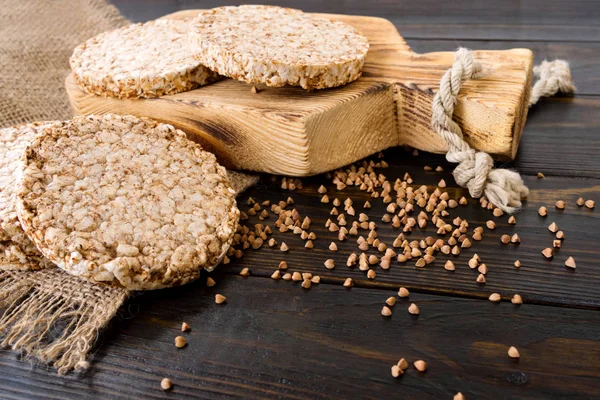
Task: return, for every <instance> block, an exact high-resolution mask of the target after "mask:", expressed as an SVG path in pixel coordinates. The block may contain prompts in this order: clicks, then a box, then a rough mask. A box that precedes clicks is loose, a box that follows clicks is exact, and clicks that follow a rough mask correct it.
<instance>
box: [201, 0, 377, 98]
mask: <svg viewBox="0 0 600 400" xmlns="http://www.w3.org/2000/svg"><path fill="white" fill-rule="evenodd" d="M191 25H192V26H191V29H190V49H191V50H192V52H193V54H194V57H196V58H197V59H198V60H199V61H200V62H201V63H202V64H203V65H205V66H207V67H208V68H210V69H212V70H213V71H216V72H218V73H219V74H221V75H225V76H228V77H231V78H234V79H238V80H240V81H244V82H248V83H252V84H261V83H264V84H266V85H267V86H284V85H292V86H301V87H303V88H304V89H324V88H331V87H336V86H341V85H345V84H347V83H349V82H352V81H354V80H356V79H358V78H359V77H360V75H361V73H362V68H363V65H364V62H365V57H366V55H367V51H368V49H369V42H368V41H367V38H366V37H364V36H363V35H361V34H360V33H359V32H358V31H356V29H354V28H353V27H351V26H350V25H347V24H345V23H343V22H341V21H333V20H328V19H325V18H319V17H315V16H311V15H310V14H305V13H303V12H302V11H300V10H294V9H291V8H282V7H275V6H254V5H247V6H239V7H219V8H214V9H212V10H206V11H203V12H201V13H200V14H199V15H198V17H197V18H196V19H194V20H193V21H192V22H191Z"/></svg>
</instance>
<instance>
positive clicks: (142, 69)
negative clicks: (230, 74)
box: [69, 20, 218, 98]
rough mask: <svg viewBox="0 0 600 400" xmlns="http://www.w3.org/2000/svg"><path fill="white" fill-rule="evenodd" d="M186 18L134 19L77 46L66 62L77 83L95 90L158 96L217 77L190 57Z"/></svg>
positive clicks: (115, 94) (103, 93) (102, 93)
mask: <svg viewBox="0 0 600 400" xmlns="http://www.w3.org/2000/svg"><path fill="white" fill-rule="evenodd" d="M188 31H189V23H188V22H187V21H182V20H177V21H176V20H156V21H151V22H147V23H145V24H133V25H129V26H127V27H124V28H120V29H116V30H113V31H109V32H104V33H101V34H100V35H98V36H96V37H94V38H92V39H89V40H88V41H86V42H85V43H83V44H81V45H79V46H77V47H76V48H75V50H74V51H73V55H72V56H71V58H70V60H69V62H70V64H71V70H72V71H73V76H74V77H75V80H76V81H77V84H78V85H79V87H80V88H81V89H82V90H83V91H85V92H87V93H91V94H95V95H98V96H111V97H118V98H140V97H159V96H162V95H166V94H174V93H179V92H183V91H186V90H191V89H194V88H197V87H198V86H202V85H206V84H209V83H211V82H213V81H215V80H217V79H218V74H216V73H214V72H212V71H211V70H209V69H208V68H205V67H204V66H202V65H201V64H200V62H199V61H198V60H196V59H195V58H194V57H192V55H191V53H190V51H189V47H188V37H187V35H188Z"/></svg>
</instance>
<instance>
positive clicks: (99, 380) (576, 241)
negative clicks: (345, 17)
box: [0, 0, 600, 399]
mask: <svg viewBox="0 0 600 400" xmlns="http://www.w3.org/2000/svg"><path fill="white" fill-rule="evenodd" d="M114 3H115V4H116V5H117V6H118V7H119V8H120V9H121V10H122V11H123V12H124V13H125V15H126V16H127V17H129V18H132V19H135V20H137V21H143V20H149V19H153V18H157V17H159V16H161V15H164V14H167V13H170V12H175V11H178V10H180V9H184V8H210V7H214V6H218V5H223V4H234V3H235V2H229V1H225V2H224V1H217V0H199V1H194V0H164V1H162V0H152V1H149V2H148V1H144V2H142V1H139V0H114ZM269 3H270V4H278V5H284V6H290V7H299V8H302V9H305V10H307V11H311V12H329V13H349V14H358V15H374V16H382V17H385V18H388V19H390V20H392V21H393V22H395V23H396V26H397V27H398V29H400V30H401V32H402V33H403V35H404V36H405V37H406V38H407V39H409V40H410V43H411V45H412V47H413V49H414V50H415V51H416V52H418V53H428V52H437V51H452V50H453V49H455V48H456V47H457V46H458V45H466V46H468V47H472V48H478V49H484V50H497V49H505V48H509V47H525V48H531V49H533V50H534V54H535V57H536V62H539V61H541V60H543V59H544V58H548V59H553V58H557V57H560V58H565V59H567V60H569V61H570V62H571V66H572V68H573V75H574V79H575V83H576V84H577V85H578V87H579V90H580V91H579V93H580V94H578V95H577V96H576V97H575V98H574V99H571V98H555V99H547V100H543V101H541V103H540V104H539V105H537V106H536V107H534V108H532V109H531V110H530V112H529V117H528V121H527V124H526V125H525V128H524V134H523V137H522V141H521V147H520V149H519V154H518V156H517V159H516V160H515V161H513V162H512V163H511V164H499V165H500V166H507V167H513V168H516V169H517V170H518V171H520V172H521V173H522V174H524V175H525V180H526V183H527V184H528V185H529V187H530V189H531V195H530V197H529V198H528V200H527V202H526V203H525V207H524V210H523V212H521V213H519V214H517V215H516V218H517V225H516V226H509V225H508V224H507V223H506V221H507V217H506V216H503V217H500V218H494V217H493V216H492V215H491V213H490V212H489V211H488V210H484V209H482V208H480V207H479V206H478V205H477V204H476V203H475V201H473V200H471V201H470V203H469V205H468V206H465V207H458V208H456V209H454V210H449V211H450V212H451V213H452V214H453V215H461V216H462V217H465V218H467V219H468V220H469V222H470V223H471V227H474V226H476V225H477V224H479V223H482V222H485V221H487V220H489V219H492V220H495V221H496V222H497V223H498V227H497V228H496V230H494V231H489V230H488V229H487V228H486V229H485V232H484V238H483V240H482V241H481V242H475V243H474V245H473V247H472V248H470V249H468V250H465V251H464V252H463V254H461V255H460V256H459V257H458V258H457V259H455V263H456V266H457V268H456V271H455V272H454V273H450V272H448V271H445V270H444V269H443V268H442V265H443V264H442V261H443V259H438V260H436V261H434V263H433V264H431V265H430V266H428V267H427V268H425V269H424V270H416V269H415V268H414V266H413V265H412V264H410V263H407V264H406V266H404V267H402V266H399V265H397V264H394V265H393V266H392V268H390V270H388V271H382V270H380V269H376V271H377V277H376V279H375V280H373V281H372V280H368V279H366V278H365V276H364V274H363V273H360V272H358V271H357V270H351V269H349V268H347V267H346V266H345V257H343V255H344V254H346V255H347V253H348V252H349V251H350V250H352V251H354V250H355V249H356V245H355V244H354V243H350V242H345V243H343V244H341V245H340V246H339V247H340V250H339V251H338V252H337V253H332V252H330V251H329V250H327V245H328V244H329V243H330V241H331V239H332V238H333V235H332V234H330V233H329V232H328V231H327V232H325V231H324V225H323V224H324V221H326V220H327V218H329V217H330V216H329V210H330V209H331V206H332V205H331V203H330V204H329V205H327V206H325V205H322V204H321V203H320V201H319V198H320V196H319V195H318V194H317V193H316V189H317V187H318V186H319V185H320V184H325V185H326V186H327V187H328V189H329V192H330V194H333V193H336V192H335V190H334V187H333V186H332V185H331V179H328V178H327V177H325V176H318V177H314V178H310V179H303V184H304V185H303V186H304V188H303V189H302V190H296V191H292V192H290V191H284V190H282V189H281V188H280V187H279V186H280V185H279V181H277V182H275V183H272V182H271V180H270V177H269V176H264V177H263V178H262V181H261V183H260V184H259V185H258V186H256V187H255V188H253V189H252V190H251V191H249V192H248V193H246V194H245V195H244V197H242V198H241V199H240V206H241V208H242V209H247V207H248V206H247V205H246V204H245V203H244V200H246V199H247V198H248V197H249V196H252V197H254V198H256V199H259V200H265V199H269V200H281V199H282V198H283V199H285V198H287V196H289V195H291V196H292V197H293V198H294V200H295V203H296V206H297V208H298V210H299V211H300V212H301V213H306V214H307V215H310V217H311V218H312V219H313V224H312V226H313V228H312V230H314V231H315V232H316V233H317V235H318V238H317V240H316V241H315V248H314V249H312V250H305V249H304V248H301V247H300V245H301V244H302V241H301V240H300V239H299V238H298V237H297V236H296V235H293V234H291V233H283V234H282V233H280V232H278V231H276V232H275V234H274V236H275V237H276V238H277V239H278V240H280V239H284V240H285V241H286V242H287V243H289V244H290V247H291V250H290V251H289V252H288V253H281V252H280V251H278V250H277V251H273V250H271V249H269V248H261V249H259V250H247V251H246V252H245V253H246V254H245V255H244V256H243V257H242V258H241V259H240V260H234V261H232V262H231V263H230V264H228V265H222V266H220V267H219V268H218V269H217V271H216V276H215V275H213V277H214V278H215V279H216V280H217V285H216V286H215V287H213V288H206V287H205V286H204V284H203V282H197V283H193V284H191V285H188V286H186V287H183V288H179V289H175V290H164V291H156V292H150V293H145V294H142V295H137V296H135V297H134V298H132V299H131V300H130V301H129V302H128V303H127V305H126V306H125V307H124V308H123V309H122V310H121V311H120V313H119V317H118V318H117V319H115V320H114V322H113V324H112V325H111V326H110V327H109V329H108V330H107V331H106V332H104V333H103V334H102V335H100V340H99V343H98V345H97V348H96V351H95V355H94V357H93V359H92V367H91V369H90V371H89V372H88V373H86V374H84V375H76V374H74V375H68V376H66V377H60V378H59V377H57V376H56V375H55V372H54V371H53V370H52V369H50V368H47V367H44V366H41V365H38V364H33V363H31V362H30V361H21V360H19V357H18V355H16V354H15V353H12V352H10V351H9V350H0V374H1V375H2V379H1V381H2V388H1V389H0V398H2V399H4V398H6V399H41V398H51V399H71V398H82V399H83V398H85V399H87V398H102V399H133V398H136V399H137V398H150V399H152V398H171V399H183V398H205V399H229V398H286V399H287V398H292V399H308V398H311V399H312V398H331V399H355V398H356V399H362V398H365V399H369V398H373V399H375V398H377V399H380V398H414V399H428V398H432V399H440V398H441V399H444V398H447V399H451V398H452V396H453V395H454V394H455V393H456V392H458V391H461V392H462V393H463V394H464V395H465V397H466V398H467V399H480V398H485V399H488V398H490V399H495V398H507V399H508V398H510V399H554V398H556V399H563V398H569V399H592V398H597V397H598V393H600V373H599V371H600V365H599V360H600V343H599V337H600V335H599V332H600V314H599V309H600V304H599V303H600V294H599V293H600V291H599V290H598V288H599V287H600V262H599V261H598V260H599V259H600V250H599V249H598V243H599V242H600V236H599V235H600V234H599V230H598V218H599V217H598V215H599V214H598V212H599V211H598V209H597V208H596V210H593V211H592V210H588V209H582V208H579V207H577V206H575V205H574V204H573V202H574V200H575V199H577V198H578V197H579V196H583V197H584V198H591V199H594V200H595V201H596V204H600V203H599V202H600V166H599V165H600V163H598V156H600V139H599V137H600V136H599V135H598V129H599V127H600V117H599V116H600V86H599V85H598V82H600V70H598V68H596V64H597V62H596V58H597V51H595V49H597V48H598V46H599V45H600V23H599V21H600V4H598V3H597V2H595V1H585V0H575V1H571V2H562V1H558V0H550V1H543V2H542V1H540V0H524V1H519V2H494V3H493V4H492V3H490V2H472V1H469V0H455V1H453V2H446V3H441V2H438V1H434V0H423V1H419V2H412V1H404V0H399V1H387V0H378V1H373V2H363V1H358V0H343V1H337V0H334V1H327V2H324V1H321V0H320V1H316V0H306V1H303V2H301V3H300V2H298V1H293V0H282V1H274V2H269ZM385 159H386V160H387V161H388V162H390V164H391V166H390V168H387V169H384V170H381V171H382V172H383V171H385V172H384V173H385V174H386V175H388V176H389V177H396V176H398V175H400V174H403V173H404V172H409V173H410V174H411V175H412V177H413V179H414V182H415V184H427V185H429V186H430V187H433V186H434V185H436V184H437V182H438V181H439V179H440V178H444V179H445V180H446V182H447V183H448V188H447V191H448V192H449V193H450V194H451V195H454V194H458V193H463V192H462V190H461V189H458V188H456V186H455V184H454V181H453V179H452V178H451V176H450V171H451V168H452V167H451V165H450V164H447V163H446V162H445V161H444V158H443V157H442V156H440V155H435V154H428V153H423V152H421V154H419V156H418V157H414V156H412V155H411V153H410V151H405V150H402V149H394V150H388V151H386V152H385ZM425 165H429V166H432V167H434V168H435V166H437V165H442V166H443V167H444V170H445V171H444V172H441V173H436V172H425V171H424V170H423V167H424V166H425ZM537 172H543V173H544V174H545V175H546V178H544V179H537V178H535V175H536V173H537ZM342 194H343V195H345V196H350V197H351V198H353V199H355V203H357V204H359V205H360V203H359V199H360V200H362V199H364V197H363V196H364V194H363V192H358V191H354V190H350V189H345V190H344V191H343V192H341V193H340V199H341V200H343V198H342ZM333 197H335V195H333V196H332V198H333ZM558 199H562V200H564V201H566V203H567V207H566V209H565V210H564V211H557V210H556V209H555V208H554V207H553V203H554V202H555V201H556V200H558ZM372 203H373V205H374V206H373V208H372V209H371V210H369V212H368V214H369V215H370V216H372V218H375V217H377V216H379V218H380V217H381V215H382V213H383V208H382V204H381V201H380V200H379V201H372ZM540 205H546V206H547V207H548V209H549V215H548V217H546V218H541V217H539V216H538V214H537V211H536V210H537V208H538V207H539V206H540ZM357 211H359V212H361V211H362V210H361V208H360V207H357ZM552 221H555V222H556V223H557V224H558V225H559V227H560V229H562V230H563V231H564V232H565V235H566V239H565V240H564V244H563V246H562V247H561V249H560V250H559V252H558V255H557V256H556V257H555V258H554V259H553V260H551V261H547V260H545V259H544V258H543V257H542V255H541V254H540V253H539V251H540V250H541V249H542V248H544V247H547V246H550V240H551V239H552V234H551V233H550V232H549V231H548V230H547V226H548V225H549V224H550V223H551V222H552ZM265 222H267V223H273V222H274V219H273V217H272V216H271V217H269V218H267V220H266V221H265ZM377 222H378V226H379V227H378V233H379V235H380V236H381V237H385V238H387V239H389V238H392V237H395V235H396V234H397V233H396V232H395V231H394V229H393V228H392V227H391V226H389V225H388V224H383V223H381V222H380V221H379V220H378V221H377ZM430 231H431V228H428V230H426V232H430ZM504 232H507V233H508V232H510V233H512V232H518V234H519V235H520V236H521V239H522V242H521V244H520V245H519V246H514V245H510V246H504V245H500V242H499V241H498V237H499V235H500V234H502V233H504ZM432 233H433V232H432ZM428 234H430V233H422V232H419V230H418V229H415V230H414V231H413V233H412V234H411V235H414V236H415V237H417V236H423V235H428ZM338 243H339V242H338ZM475 252H476V253H478V254H479V255H480V256H481V257H482V258H483V259H484V261H485V262H486V264H487V265H488V267H489V272H488V282H487V283H486V285H485V286H483V287H479V286H478V285H477V284H476V283H475V277H476V274H475V273H474V272H473V271H472V270H470V269H469V268H468V267H466V265H465V263H466V260H467V258H468V256H469V255H471V254H473V253H475ZM568 255H573V256H574V257H575V259H576V261H577V269H576V270H575V271H570V270H567V269H566V268H565V267H564V266H563V265H562V261H563V259H564V258H566V256H568ZM330 257H332V258H334V259H336V260H338V261H339V262H338V263H337V264H338V265H337V266H336V268H335V269H334V270H332V271H329V270H326V269H325V268H324V266H323V261H324V259H326V258H330ZM517 257H518V258H519V259H520V260H521V261H522V262H523V266H522V267H521V268H520V269H519V270H516V269H515V268H514V267H513V266H512V263H511V261H513V260H514V259H516V258H517ZM282 259H285V260H286V261H288V263H289V271H315V272H316V271H318V273H319V275H320V276H322V277H323V279H322V283H321V284H319V285H313V287H312V288H311V289H310V290H305V289H302V288H301V287H299V285H298V284H297V283H292V282H285V281H274V280H272V279H270V278H269V277H268V276H269V275H270V273H271V272H272V271H273V270H274V269H275V268H276V266H277V265H278V264H279V261H281V260H282ZM244 267H247V268H249V269H250V270H251V275H250V276H249V277H248V278H242V277H240V276H238V275H237V273H238V272H239V271H240V270H241V269H242V268H244ZM347 276H352V277H353V278H356V281H357V282H356V284H357V286H355V287H353V288H351V289H346V288H344V287H342V286H341V281H342V279H343V278H345V277H347ZM400 285H403V286H406V287H409V288H411V296H410V299H409V300H407V301H406V300H399V301H398V302H397V304H396V305H395V306H394V308H393V315H392V316H391V318H388V319H386V318H384V317H382V316H381V315H380V311H381V308H382V306H383V304H384V301H385V299H386V298H387V297H389V296H393V295H394V294H395V293H396V291H397V290H398V287H399V286H400ZM492 292H498V293H500V294H501V295H502V296H503V300H504V301H502V302H501V303H500V304H494V303H491V302H489V301H488V300H487V299H486V297H487V296H488V295H489V294H490V293H492ZM216 293H222V294H224V295H225V296H227V298H228V301H227V303H226V304H224V305H222V306H217V305H216V304H215V303H214V295H215V294H216ZM514 293H519V294H520V295H521V296H522V297H523V300H524V304H523V305H521V306H514V305H512V304H511V303H510V302H509V301H507V299H510V297H511V296H512V295H513V294H514ZM410 302H415V303H416V304H418V306H419V307H420V309H421V314H420V315H419V316H418V317H412V316H410V315H409V314H408V313H407V311H406V309H407V307H408V304H410ZM183 321H186V322H188V323H189V324H190V325H191V326H192V331H191V332H190V333H189V334H185V336H186V337H187V338H188V341H189V345H188V346H187V347H186V348H185V349H182V350H177V349H176V348H175V347H174V345H173V339H174V337H175V336H177V335H180V334H181V332H180V330H179V327H180V325H181V323H182V322H183ZM509 346H516V347H517V348H518V349H519V351H520V354H521V358H520V360H518V361H514V360H511V359H509V358H508V356H507V353H506V352H507V350H508V347H509ZM401 357H406V358H407V359H408V360H409V361H414V360H416V359H423V360H425V361H427V363H428V364H429V368H428V371H427V372H426V373H424V374H420V373H417V372H416V371H415V370H414V368H412V367H411V368H410V369H409V370H408V371H407V372H406V374H405V375H404V376H403V377H401V378H400V379H394V378H393V377H392V376H391V374H390V367H391V365H392V364H393V363H395V362H397V361H398V359H399V358H401ZM163 377H169V378H170V379H172V381H173V384H174V387H173V390H172V391H170V392H163V391H162V390H161V389H160V380H161V379H162V378H163Z"/></svg>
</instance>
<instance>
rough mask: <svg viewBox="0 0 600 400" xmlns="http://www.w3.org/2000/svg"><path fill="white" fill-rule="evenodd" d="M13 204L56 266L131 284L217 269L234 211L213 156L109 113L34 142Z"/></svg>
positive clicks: (148, 124)
mask: <svg viewBox="0 0 600 400" xmlns="http://www.w3.org/2000/svg"><path fill="white" fill-rule="evenodd" d="M17 212H18V214H19V218H20V220H21V223H22V225H23V228H24V229H25V232H26V233H27V235H28V236H29V237H30V238H31V239H32V240H33V241H34V242H35V244H36V245H37V247H38V248H39V249H40V250H41V252H42V253H43V254H44V255H45V256H46V257H47V258H48V259H49V260H51V261H53V262H54V263H55V264H57V265H58V266H59V267H60V268H62V269H64V270H65V271H67V272H69V273H71V274H73V275H78V276H81V277H84V278H86V279H88V280H90V281H93V282H104V283H113V284H119V285H121V286H123V287H125V288H127V289H132V290H150V289H159V288H164V287H170V286H177V285H182V284H185V283H187V282H190V281H192V280H194V279H196V278H198V277H199V276H200V271H201V269H202V268H207V269H209V270H210V269H212V268H214V267H215V266H216V265H217V264H218V263H219V262H220V260H221V259H222V258H223V257H224V255H225V253H226V252H227V249H228V248H229V246H230V244H231V242H232V240H233V235H234V233H235V231H236V228H237V223H238V219H239V210H238V208H237V206H236V201H235V197H234V192H233V189H232V188H231V184H230V182H229V179H228V178H227V175H226V172H225V168H223V167H221V166H220V165H219V164H218V163H217V161H216V159H215V156H214V155H213V154H211V153H208V152H206V151H204V150H202V148H201V147H200V146H199V145H198V144H196V143H194V142H192V141H191V140H189V139H187V138H186V136H185V134H184V133H183V132H182V131H180V130H176V129H175V128H173V127H172V126H171V125H167V124H161V123H157V122H155V121H153V120H151V119H148V118H136V117H133V116H117V115H113V114H107V115H104V116H87V117H76V118H74V119H73V120H72V121H66V122H64V123H62V124H61V125H58V126H56V127H53V128H51V129H47V130H44V132H43V134H42V135H40V136H38V137H37V138H36V139H35V140H34V141H33V142H32V144H31V146H29V147H28V148H27V149H26V150H25V153H24V156H23V175H22V183H21V187H20V190H19V191H18V193H17Z"/></svg>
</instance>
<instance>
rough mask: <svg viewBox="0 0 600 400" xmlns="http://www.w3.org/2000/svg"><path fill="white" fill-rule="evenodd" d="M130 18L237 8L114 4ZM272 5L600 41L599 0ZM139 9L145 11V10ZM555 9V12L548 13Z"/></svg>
mask: <svg viewBox="0 0 600 400" xmlns="http://www.w3.org/2000/svg"><path fill="white" fill-rule="evenodd" d="M112 3H113V4H115V5H116V6H117V7H119V8H120V9H121V12H123V13H124V15H125V16H126V17H127V18H130V19H132V20H133V21H136V22H138V21H147V20H150V19H154V18H158V17H160V16H162V15H164V14H167V13H169V12H174V11H179V10H184V9H191V8H212V7H218V6H222V5H236V4H239V2H236V1H220V0H182V1H178V2H174V1H171V0H168V1H165V2H155V3H157V4H158V5H157V6H155V7H147V6H144V7H139V2H137V1H135V0H112ZM268 3H269V4H273V5H280V6H284V7H295V8H301V9H303V10H304V11H308V12H325V13H342V14H354V15H371V16H379V17H384V18H388V19H391V20H392V22H394V24H395V25H396V26H397V27H399V28H401V33H402V34H403V35H404V36H405V37H406V38H431V39H439V38H447V39H453V40H454V39H487V40H519V41H531V40H541V41H547V40H553V41H568V40H577V41H585V42H591V41H596V42H597V41H598V38H599V37H600V24H598V21H600V5H599V4H598V3H597V2H595V1H594V0H577V1H568V2H565V1H561V0H552V1H542V0H528V1H519V2H514V1H504V2H494V3H493V4H490V3H489V2H475V3H474V2H472V1H470V0H456V1H453V2H448V3H440V2H439V1H436V0H427V1H418V2H415V1H390V0H380V1H377V2H376V3H374V2H364V1H361V0H333V1H325V2H324V1H319V0H305V1H302V2H301V3H299V2H298V1H297V0H278V1H269V2H268ZM140 8H142V10H141V11H140ZM544 10H552V12H544Z"/></svg>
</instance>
